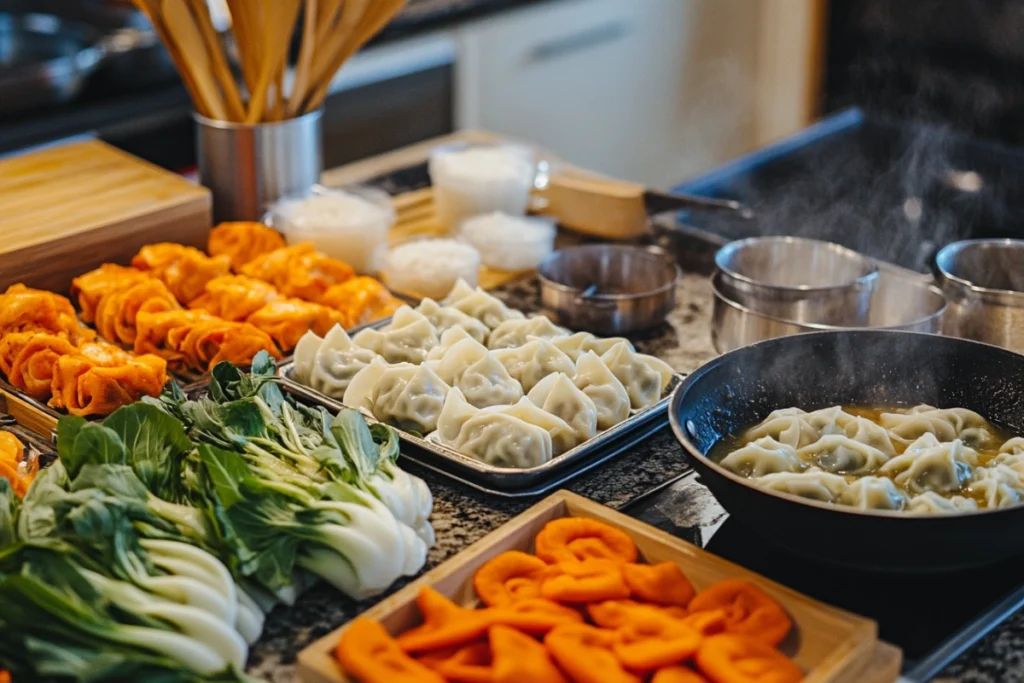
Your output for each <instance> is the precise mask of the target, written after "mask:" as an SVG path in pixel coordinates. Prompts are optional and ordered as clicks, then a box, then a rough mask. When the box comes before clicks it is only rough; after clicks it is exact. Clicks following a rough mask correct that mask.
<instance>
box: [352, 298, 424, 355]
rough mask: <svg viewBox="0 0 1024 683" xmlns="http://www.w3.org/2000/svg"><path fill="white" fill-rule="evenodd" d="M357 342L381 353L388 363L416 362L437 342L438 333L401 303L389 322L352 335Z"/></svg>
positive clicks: (420, 316)
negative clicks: (380, 326)
mask: <svg viewBox="0 0 1024 683" xmlns="http://www.w3.org/2000/svg"><path fill="white" fill-rule="evenodd" d="M352 341H354V342H355V343H356V344H357V345H359V346H362V347H363V348H367V349H370V350H371V351H375V352H376V353H379V354H380V355H382V356H384V360H386V361H387V362H389V363H413V364H417V365H418V364H419V363H422V362H423V361H425V360H426V359H427V352H428V351H430V349H432V348H434V347H435V346H437V344H438V338H437V332H436V331H435V330H434V326H433V325H431V324H430V321H429V320H427V319H426V318H425V317H423V316H422V315H421V314H419V313H417V312H416V311H414V310H413V309H411V308H410V307H408V306H402V307H401V308H399V309H398V310H397V311H395V315H394V316H393V317H392V318H391V324H389V325H387V326H385V327H382V328H381V329H379V330H375V329H369V328H368V329H365V330H362V331H361V332H357V333H356V336H355V337H353V339H352Z"/></svg>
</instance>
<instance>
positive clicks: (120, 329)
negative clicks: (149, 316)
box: [96, 278, 180, 345]
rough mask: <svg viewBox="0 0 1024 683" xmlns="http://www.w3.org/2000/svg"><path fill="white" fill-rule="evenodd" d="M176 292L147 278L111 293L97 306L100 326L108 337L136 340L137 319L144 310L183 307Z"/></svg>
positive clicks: (101, 331) (120, 339) (119, 340)
mask: <svg viewBox="0 0 1024 683" xmlns="http://www.w3.org/2000/svg"><path fill="white" fill-rule="evenodd" d="M179 308H180V306H179V305H178V302H177V300H176V299H175V298H174V294H172V293H171V291H170V290H169V289H168V288H167V285H165V284H164V283H163V282H161V281H160V280H156V279H153V278H146V279H145V280H140V281H139V282H136V283H134V284H131V285H129V286H128V287H124V288H120V289H116V290H114V291H112V292H109V293H107V294H105V295H104V296H103V298H102V299H100V302H99V305H98V306H97V307H96V329H97V330H99V333H100V335H102V336H103V338H104V339H106V340H108V341H112V342H119V343H121V344H128V345H131V344H134V343H135V336H136V330H135V324H136V318H137V317H138V315H139V313H141V312H157V311H172V310H176V309H179Z"/></svg>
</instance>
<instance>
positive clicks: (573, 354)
mask: <svg viewBox="0 0 1024 683" xmlns="http://www.w3.org/2000/svg"><path fill="white" fill-rule="evenodd" d="M548 341H550V342H551V343H552V344H554V345H555V346H556V347H558V349H559V350H560V351H561V352H562V353H564V354H565V355H567V356H569V358H571V359H572V361H573V362H574V363H575V362H576V361H577V360H579V357H580V356H581V355H583V354H584V353H586V352H587V351H593V352H594V353H596V354H597V355H598V356H600V355H601V354H603V353H605V352H606V351H608V349H610V348H611V347H613V346H615V345H616V344H618V343H619V342H623V343H625V344H626V346H628V347H629V348H630V349H631V350H635V349H633V344H632V343H630V341H629V340H628V339H624V338H622V337H608V338H600V337H595V336H594V335H592V334H590V333H589V332H577V333H576V334H570V335H564V336H558V337H551V338H550V339H549V340H548Z"/></svg>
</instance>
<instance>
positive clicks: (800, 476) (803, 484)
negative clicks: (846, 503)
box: [756, 467, 849, 503]
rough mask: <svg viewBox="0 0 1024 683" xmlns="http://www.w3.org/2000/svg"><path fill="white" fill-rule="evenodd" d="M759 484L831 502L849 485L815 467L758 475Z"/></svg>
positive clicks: (844, 480)
mask: <svg viewBox="0 0 1024 683" xmlns="http://www.w3.org/2000/svg"><path fill="white" fill-rule="evenodd" d="M756 482H757V484H758V485H759V486H762V487H764V488H767V489H772V490H773V491H780V492H782V493H789V494H792V495H794V496H800V497H801V498H810V499H811V500H821V501H825V502H827V503H831V502H833V501H835V500H837V499H838V498H839V497H840V496H841V495H843V492H844V491H846V489H847V487H848V486H849V485H848V484H847V483H846V479H844V478H843V477H841V476H839V475H838V474H831V473H829V472H823V471H822V470H819V469H818V468H816V467H812V468H810V469H808V470H807V471H806V472H775V473H774V474H766V475H764V476H763V477H758V478H757V480H756Z"/></svg>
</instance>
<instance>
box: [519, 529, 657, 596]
mask: <svg viewBox="0 0 1024 683" xmlns="http://www.w3.org/2000/svg"><path fill="white" fill-rule="evenodd" d="M536 552H537V557H539V558H540V559H542V560H544V561H545V562H548V563H551V564H555V563H558V562H579V561H581V560H592V559H596V560H611V561H615V562H622V563H626V562H636V558H637V550H636V544H635V543H633V539H631V538H630V537H629V535H628V534H626V533H625V532H623V531H620V530H619V529H616V528H615V527H613V526H609V525H608V524H604V523H602V522H598V521H597V520H594V519H586V518H584V517H563V518H561V519H556V520H553V521H551V522H548V523H547V524H546V525H545V526H544V528H543V529H541V532H540V533H539V534H537V539H536ZM623 597H628V596H623Z"/></svg>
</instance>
